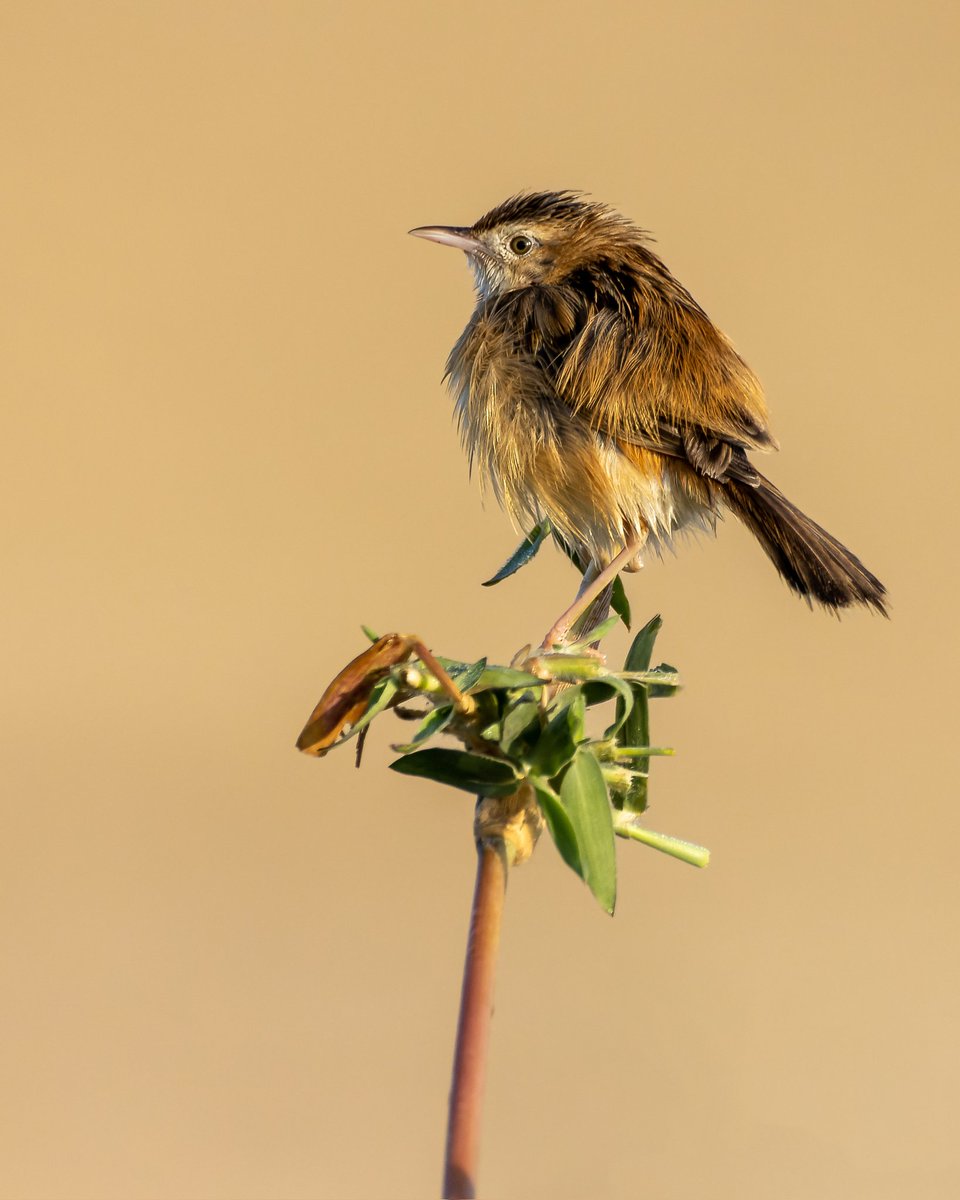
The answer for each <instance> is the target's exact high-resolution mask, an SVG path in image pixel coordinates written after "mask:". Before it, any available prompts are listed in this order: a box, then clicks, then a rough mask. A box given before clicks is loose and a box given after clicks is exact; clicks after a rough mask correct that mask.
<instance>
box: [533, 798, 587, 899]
mask: <svg viewBox="0 0 960 1200" xmlns="http://www.w3.org/2000/svg"><path fill="white" fill-rule="evenodd" d="M530 783H531V784H532V785H533V790H534V791H535V792H536V794H537V802H538V803H539V805H540V811H541V812H542V813H543V819H544V820H545V821H546V823H547V828H548V829H549V830H550V836H551V837H552V838H553V841H554V845H555V846H556V847H557V849H558V850H559V851H560V857H561V858H562V859H563V861H564V862H565V863H566V864H567V866H568V867H571V868H572V869H573V870H574V871H576V873H577V874H578V875H579V876H580V878H581V879H582V878H583V864H582V863H581V861H580V850H579V848H578V846H577V835H576V834H575V833H574V831H573V825H572V824H571V823H570V818H569V817H568V816H567V812H566V809H565V808H564V807H563V805H562V804H561V803H560V797H559V796H558V795H557V793H556V792H555V791H554V790H553V788H552V787H550V785H549V784H548V783H547V782H546V781H545V780H543V779H537V778H531V779H530Z"/></svg>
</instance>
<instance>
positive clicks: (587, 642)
mask: <svg viewBox="0 0 960 1200" xmlns="http://www.w3.org/2000/svg"><path fill="white" fill-rule="evenodd" d="M619 623H620V618H619V617H618V616H616V615H614V616H612V617H607V619H606V620H605V621H601V622H600V624H599V625H598V626H597V627H596V628H595V629H594V630H593V632H592V633H589V634H587V636H586V637H582V638H580V639H579V641H576V642H571V643H569V645H566V646H564V648H563V653H564V654H579V653H580V651H582V650H585V649H586V647H587V646H592V645H593V643H594V642H599V641H600V640H601V639H602V638H605V637H606V636H607V634H608V633H609V632H610V630H611V629H614V628H616V626H617V625H618V624H619Z"/></svg>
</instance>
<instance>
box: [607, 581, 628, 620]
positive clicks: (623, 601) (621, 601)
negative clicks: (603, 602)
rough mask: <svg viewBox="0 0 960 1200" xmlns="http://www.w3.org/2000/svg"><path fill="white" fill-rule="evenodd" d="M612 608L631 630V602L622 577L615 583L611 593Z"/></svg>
mask: <svg viewBox="0 0 960 1200" xmlns="http://www.w3.org/2000/svg"><path fill="white" fill-rule="evenodd" d="M610 607H611V608H612V609H613V611H614V612H615V613H616V614H617V616H618V617H619V618H620V620H621V621H622V622H623V623H624V625H625V626H626V627H627V629H629V628H630V601H629V600H628V599H627V589H626V588H625V587H624V586H623V579H622V577H621V576H620V575H618V576H617V577H616V579H615V580H614V581H613V591H612V592H611V593H610Z"/></svg>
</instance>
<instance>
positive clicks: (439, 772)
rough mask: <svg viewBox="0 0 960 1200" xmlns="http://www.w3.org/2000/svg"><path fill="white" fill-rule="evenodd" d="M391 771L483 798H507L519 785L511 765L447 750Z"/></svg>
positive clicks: (419, 755) (404, 761) (399, 763)
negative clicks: (459, 789)
mask: <svg viewBox="0 0 960 1200" xmlns="http://www.w3.org/2000/svg"><path fill="white" fill-rule="evenodd" d="M390 770H391V771H398V772H399V773H400V774H401V775H416V776H419V777H420V778H422V779H433V780H435V781H436V782H437V783H446V784H449V785H450V787H455V788H461V789H462V790H463V791H465V792H472V793H473V794H474V795H480V796H507V795H509V794H510V792H512V791H513V790H514V789H515V788H517V787H518V786H519V785H520V779H519V777H518V776H517V773H516V772H515V771H514V769H513V767H512V766H511V765H510V763H508V762H503V761H502V760H501V759H499V758H491V757H490V756H489V755H487V754H472V753H470V752H469V751H466V750H447V749H445V748H443V747H440V746H437V747H434V748H432V749H429V750H418V751H417V752H416V753H415V754H407V755H405V756H404V757H403V758H398V759H396V760H395V761H394V762H392V763H391V764H390Z"/></svg>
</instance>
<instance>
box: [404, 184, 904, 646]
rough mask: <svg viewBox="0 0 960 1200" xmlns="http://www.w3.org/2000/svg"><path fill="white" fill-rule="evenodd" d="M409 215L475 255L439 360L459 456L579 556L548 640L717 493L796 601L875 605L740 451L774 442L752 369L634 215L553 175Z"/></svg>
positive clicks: (708, 527)
mask: <svg viewBox="0 0 960 1200" xmlns="http://www.w3.org/2000/svg"><path fill="white" fill-rule="evenodd" d="M410 233H411V234H413V235H414V236H415V237H419V238H425V239H427V240H428V241H432V242H437V243H439V244H441V245H445V246H451V247H454V248H457V249H459V250H462V251H463V252H464V253H465V255H466V257H467V261H468V263H469V266H470V268H471V269H472V271H473V276H474V284H475V288H476V307H475V308H474V311H473V314H472V316H471V317H470V320H469V321H468V323H467V326H466V328H465V329H464V331H463V333H462V335H461V336H460V338H459V340H458V341H457V343H456V345H455V346H454V347H453V349H452V351H451V352H450V356H449V359H448V361H447V366H446V374H445V379H446V381H447V383H448V385H449V387H450V389H451V391H452V393H453V396H454V400H455V411H456V417H457V422H458V425H459V430H460V436H461V441H462V443H463V445H464V448H465V450H466V452H467V456H468V459H469V462H470V465H471V469H473V468H476V469H477V470H478V473H479V474H480V477H481V481H482V483H483V484H484V485H485V487H487V488H489V490H490V491H492V493H493V494H494V495H495V497H496V499H497V500H498V501H499V503H500V505H501V506H502V507H503V508H504V509H505V510H506V512H507V513H508V514H509V516H510V517H511V518H512V519H513V520H514V522H515V523H516V524H517V525H519V526H525V527H529V525H530V523H532V522H542V521H544V520H548V521H549V522H550V525H551V526H552V529H553V532H554V536H555V537H556V538H557V540H558V541H560V542H561V544H562V545H563V547H564V548H565V549H566V550H567V552H568V553H569V554H570V555H571V557H573V558H575V560H577V561H578V562H579V563H580V564H581V565H582V567H583V581H582V584H581V587H580V591H579V592H578V594H577V598H576V599H575V601H574V603H573V604H572V605H571V606H570V607H569V608H568V609H566V610H565V612H564V613H563V614H562V615H561V617H560V618H558V620H557V621H556V622H555V623H554V625H553V626H552V627H551V629H550V631H549V633H548V634H547V636H546V638H545V639H544V646H545V647H547V648H549V647H551V646H562V645H563V644H564V642H565V640H566V639H567V638H568V636H569V632H570V629H571V628H572V626H573V624H574V622H575V621H576V619H577V618H578V617H580V616H582V615H583V613H584V612H585V611H586V610H587V608H588V607H589V605H590V604H591V603H593V602H594V601H595V600H596V599H597V598H598V597H599V596H600V595H601V594H602V593H603V591H604V589H605V588H608V587H609V585H610V584H611V582H612V581H613V579H614V578H615V577H616V575H617V574H619V572H620V571H621V570H636V569H637V568H638V567H640V566H641V565H642V563H643V556H644V553H645V551H647V550H648V549H652V550H654V551H655V552H657V553H661V552H662V551H663V550H664V549H665V548H670V549H672V548H674V541H675V538H676V536H677V535H678V534H683V533H689V532H696V531H707V532H715V530H716V524H717V519H718V517H720V516H721V515H722V514H723V512H724V511H727V512H731V513H733V514H734V515H735V516H736V517H738V518H739V519H740V520H741V521H742V522H743V523H744V525H746V527H747V528H748V529H749V530H750V532H751V533H752V534H753V535H754V536H755V537H756V539H757V541H758V542H759V543H760V545H761V546H762V548H763V549H764V550H765V551H766V553H767V555H768V557H769V558H770V559H771V561H772V562H773V565H774V566H775V567H776V569H777V571H778V572H779V573H780V575H781V576H782V578H783V579H784V580H785V582H786V584H787V586H788V587H789V588H791V589H792V590H793V591H794V592H795V593H797V594H798V595H799V596H801V597H803V598H804V599H805V600H806V601H807V602H808V603H810V604H813V603H817V604H820V605H822V606H823V607H824V608H825V609H828V610H830V611H833V612H838V611H839V610H841V609H844V608H847V607H849V606H852V605H864V606H866V607H867V608H872V609H874V610H875V611H877V612H879V613H881V614H884V615H885V614H886V609H885V603H884V596H885V588H884V586H883V584H882V583H881V582H880V581H879V580H878V579H877V578H876V576H874V575H873V574H871V572H870V571H868V570H867V568H866V567H865V566H864V565H863V563H861V562H860V560H859V559H858V558H857V557H856V556H855V555H854V554H852V553H851V552H850V551H849V550H848V549H846V547H845V546H843V545H842V544H841V542H839V541H838V540H837V539H836V538H835V537H833V536H832V535H831V534H829V533H828V532H827V531H826V530H825V529H823V528H822V527H821V526H820V525H818V524H817V523H816V522H815V521H813V520H812V519H811V518H810V517H808V516H806V515H805V514H804V513H803V512H801V510H800V509H799V508H797V507H796V505H794V504H793V503H792V502H791V501H790V500H788V499H787V497H786V496H785V495H784V494H783V493H782V492H781V491H780V490H779V488H777V487H776V485H775V484H773V483H772V482H771V481H770V480H769V479H767V478H766V477H765V476H764V475H762V474H761V473H760V471H759V470H757V468H756V467H755V466H754V464H753V463H752V462H751V459H750V454H751V453H753V452H765V451H772V450H776V449H778V448H779V447H778V443H777V441H776V439H775V438H774V436H773V434H772V433H771V431H770V427H769V419H768V413H767V405H766V400H765V398H764V393H763V389H762V387H761V384H760V382H759V380H758V378H757V376H756V375H755V374H754V372H753V371H752V370H751V369H750V367H749V366H748V365H747V364H746V362H745V361H744V360H743V359H742V358H741V357H740V355H739V354H738V353H737V351H736V350H735V349H734V347H733V344H732V342H731V341H730V340H729V338H728V337H727V336H726V335H725V334H724V333H722V332H721V331H720V330H719V329H718V328H717V326H716V325H714V323H713V322H712V321H711V320H710V318H709V317H708V316H707V314H706V312H705V311H704V310H703V308H701V307H700V305H699V304H698V303H697V302H696V300H694V298H693V296H692V295H691V294H690V292H688V291H687V289H686V288H685V287H683V286H682V284H680V283H679V282H678V281H677V279H676V278H675V277H674V276H673V275H672V274H671V272H670V271H669V269H668V268H667V267H666V265H665V264H664V263H663V261H662V260H661V259H660V258H659V257H658V256H657V255H656V254H655V253H654V251H653V250H652V249H651V241H652V239H651V237H650V235H649V234H648V233H647V232H646V231H645V230H643V229H642V228H640V227H639V226H638V225H636V224H635V223H634V222H633V221H631V220H630V219H628V218H627V217H625V216H623V215H622V214H621V213H620V212H619V211H617V210H616V209H614V208H612V207H611V206H609V205H607V204H603V203H600V202H598V201H594V200H593V199H590V198H588V197H586V196H585V194H584V193H582V192H578V191H571V190H563V191H528V192H521V193H518V194H517V195H514V196H511V197H510V198H509V199H507V200H505V201H503V202H502V203H501V204H498V205H497V206H496V207H495V208H493V209H491V210H490V211H489V212H487V213H486V214H485V215H484V216H482V217H481V218H480V219H479V220H478V221H476V222H475V223H474V224H473V225H471V226H468V227H464V226H449V225H428V226H421V227H418V228H416V229H411V230H410ZM608 594H609V593H608Z"/></svg>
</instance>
